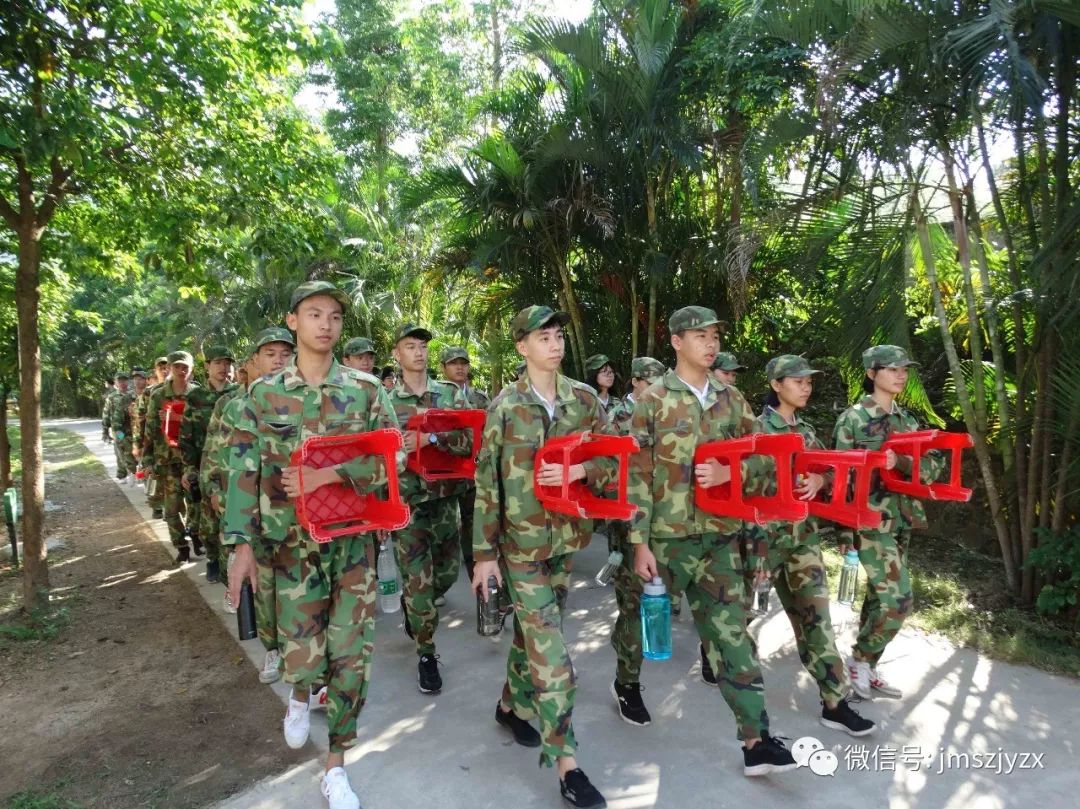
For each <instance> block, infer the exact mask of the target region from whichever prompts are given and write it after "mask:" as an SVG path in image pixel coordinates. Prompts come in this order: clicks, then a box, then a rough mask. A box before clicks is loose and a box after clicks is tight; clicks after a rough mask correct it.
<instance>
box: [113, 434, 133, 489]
mask: <svg viewBox="0 0 1080 809" xmlns="http://www.w3.org/2000/svg"><path fill="white" fill-rule="evenodd" d="M121 435H123V436H124V437H123V438H120V437H119V436H121ZM133 447H134V444H133V443H132V441H131V436H130V435H127V434H125V433H117V434H116V435H115V436H113V454H115V455H116V477H117V480H121V479H123V478H126V477H127V476H128V475H134V474H135V470H136V468H137V465H136V463H135V456H134V455H133V454H132V452H131V450H132V448H133Z"/></svg>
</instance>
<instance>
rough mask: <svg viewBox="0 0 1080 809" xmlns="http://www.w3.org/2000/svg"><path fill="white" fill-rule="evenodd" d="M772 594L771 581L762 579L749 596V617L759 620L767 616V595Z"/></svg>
mask: <svg viewBox="0 0 1080 809" xmlns="http://www.w3.org/2000/svg"><path fill="white" fill-rule="evenodd" d="M770 593H772V580H771V579H762V580H761V581H759V582H758V583H757V584H756V585H755V586H754V592H753V593H752V594H751V596H750V616H751V617H752V618H760V617H762V616H763V615H768V614H769V594H770Z"/></svg>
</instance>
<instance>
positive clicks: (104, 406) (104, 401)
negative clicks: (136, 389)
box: [101, 379, 116, 444]
mask: <svg viewBox="0 0 1080 809" xmlns="http://www.w3.org/2000/svg"><path fill="white" fill-rule="evenodd" d="M114 390H116V388H115V386H114V385H113V381H112V380H111V379H106V380H105V390H104V391H102V393H101V442H102V443H103V444H108V443H110V442H111V441H112V436H111V435H109V421H108V410H109V397H110V396H112V394H113V391H114Z"/></svg>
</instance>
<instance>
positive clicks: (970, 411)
mask: <svg viewBox="0 0 1080 809" xmlns="http://www.w3.org/2000/svg"><path fill="white" fill-rule="evenodd" d="M911 202H912V208H913V211H912V213H913V215H914V218H915V227H916V230H917V231H918V236H919V247H920V249H921V252H922V255H923V265H924V266H925V267H926V279H927V282H928V283H929V285H930V292H931V295H932V296H933V299H934V312H935V314H936V316H937V321H938V328H939V329H940V331H941V340H942V343H943V344H944V347H945V356H946V358H947V359H948V362H949V370H950V371H951V372H952V377H953V381H954V382H955V383H956V397H957V399H958V400H959V402H960V410H961V412H963V414H964V423H965V424H966V425H967V428H968V432H969V433H971V437H972V439H973V440H974V442H975V457H976V459H977V461H978V463H979V471H980V473H981V475H982V480H983V486H984V487H985V489H986V499H987V502H988V503H989V505H990V515H991V518H992V520H993V524H994V531H995V533H996V534H997V539H998V545H999V546H1000V548H1001V558H1002V561H1003V562H1004V564H1005V581H1006V584H1007V585H1008V587H1009V589H1010V590H1011V591H1012V592H1016V590H1017V585H1018V584H1019V578H1018V575H1017V568H1016V565H1015V563H1014V561H1013V556H1012V548H1011V547H1010V538H1009V529H1008V526H1007V525H1006V524H1005V517H1004V513H1003V511H1002V503H1001V495H1000V493H999V490H998V482H997V478H996V477H995V476H994V465H993V463H992V461H991V459H990V448H989V446H988V445H987V443H986V435H985V434H984V433H982V432H981V431H980V430H979V427H978V424H977V423H976V420H975V410H974V408H973V407H972V404H971V399H970V398H969V397H968V392H967V385H966V384H965V382H964V372H963V369H961V367H960V357H959V355H958V354H957V353H956V344H955V343H954V342H953V338H952V332H950V331H949V318H948V315H947V314H946V313H945V304H944V303H943V302H942V299H941V287H940V286H938V278H937V265H936V263H935V261H934V251H933V247H932V245H931V243H930V229H929V227H928V225H927V223H926V214H925V212H924V211H923V209H922V206H921V205H920V204H919V198H918V192H917V191H914V192H912V195H911Z"/></svg>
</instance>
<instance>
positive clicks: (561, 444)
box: [533, 433, 638, 520]
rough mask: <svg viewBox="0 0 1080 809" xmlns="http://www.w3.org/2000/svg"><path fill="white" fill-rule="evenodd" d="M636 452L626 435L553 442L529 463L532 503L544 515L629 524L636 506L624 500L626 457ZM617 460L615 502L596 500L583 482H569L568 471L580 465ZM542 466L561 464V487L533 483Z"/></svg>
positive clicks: (573, 437) (634, 442)
mask: <svg viewBox="0 0 1080 809" xmlns="http://www.w3.org/2000/svg"><path fill="white" fill-rule="evenodd" d="M637 451H638V442H637V439H636V438H634V437H633V436H630V435H601V434H599V433H574V434H573V435H565V436H561V437H559V438H553V439H551V440H550V441H548V442H547V443H546V444H544V446H542V447H540V449H539V450H537V453H536V456H535V458H534V459H533V463H534V464H535V466H534V467H533V489H534V491H535V492H536V499H537V500H539V501H540V505H542V506H543V507H544V508H545V509H547V510H548V511H555V512H558V513H559V514H568V515H570V516H571V517H580V518H585V519H594V520H629V519H630V518H631V517H633V516H634V514H635V512H636V511H637V506H635V505H634V504H632V503H631V502H630V501H629V500H627V498H626V483H627V476H628V474H629V472H630V456H631V455H632V454H633V453H635V452H637ZM598 457H618V459H619V482H618V483H617V484H616V485H615V487H614V491H615V492H616V498H615V499H611V498H608V497H598V496H597V495H595V494H593V493H592V492H591V491H590V490H589V487H588V486H587V485H585V482H584V481H581V480H575V481H574V482H573V483H571V482H570V481H569V480H568V478H569V474H570V473H569V470H570V467H571V466H573V465H574V464H579V463H584V462H585V461H587V460H589V459H590V458H598ZM545 463H558V464H562V468H563V479H562V485H561V486H541V485H540V484H539V483H538V482H537V478H538V476H539V475H540V468H541V466H543V465H544V464H545Z"/></svg>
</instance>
